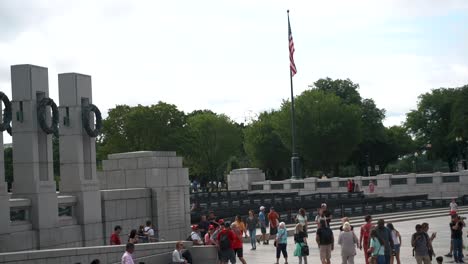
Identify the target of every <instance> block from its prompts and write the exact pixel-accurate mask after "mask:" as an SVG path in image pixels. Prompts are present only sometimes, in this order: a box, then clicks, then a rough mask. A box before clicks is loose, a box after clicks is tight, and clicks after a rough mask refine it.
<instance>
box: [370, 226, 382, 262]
mask: <svg viewBox="0 0 468 264" xmlns="http://www.w3.org/2000/svg"><path fill="white" fill-rule="evenodd" d="M368 251H369V260H368V261H369V263H370V264H385V246H384V241H383V240H382V239H381V238H380V237H379V235H378V234H377V229H375V228H374V229H372V230H371V232H370V241H369V249H368ZM371 260H372V261H371Z"/></svg>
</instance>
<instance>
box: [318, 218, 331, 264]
mask: <svg viewBox="0 0 468 264" xmlns="http://www.w3.org/2000/svg"><path fill="white" fill-rule="evenodd" d="M315 241H316V242H317V244H318V246H319V249H320V260H321V261H322V264H330V263H331V262H330V259H331V252H332V250H333V249H334V243H335V239H334V237H333V231H332V230H331V229H330V227H328V225H327V222H326V221H325V220H321V221H320V227H319V228H318V229H317V234H316V235H315Z"/></svg>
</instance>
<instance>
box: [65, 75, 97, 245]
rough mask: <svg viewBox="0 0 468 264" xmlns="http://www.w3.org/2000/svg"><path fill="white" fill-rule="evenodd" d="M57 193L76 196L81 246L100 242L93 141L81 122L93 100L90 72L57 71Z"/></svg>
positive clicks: (75, 215) (76, 213)
mask: <svg viewBox="0 0 468 264" xmlns="http://www.w3.org/2000/svg"><path fill="white" fill-rule="evenodd" d="M59 98H60V107H59V112H60V132H59V134H60V138H59V140H60V141H59V142H60V176H61V180H60V193H63V194H68V195H73V196H75V197H76V198H77V204H76V208H74V217H76V219H77V223H78V224H79V225H81V226H82V232H83V246H95V245H102V243H103V240H102V239H103V237H102V234H103V233H102V214H101V195H100V193H99V183H98V181H97V177H96V146H95V145H96V142H95V138H91V137H89V136H88V134H87V133H86V131H85V130H84V129H83V124H82V118H81V113H82V106H87V105H89V104H91V103H92V89H91V76H88V75H82V74H77V73H64V74H59Z"/></svg>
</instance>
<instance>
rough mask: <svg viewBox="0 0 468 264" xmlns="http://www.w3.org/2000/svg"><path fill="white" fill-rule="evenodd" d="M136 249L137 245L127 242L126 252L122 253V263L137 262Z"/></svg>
mask: <svg viewBox="0 0 468 264" xmlns="http://www.w3.org/2000/svg"><path fill="white" fill-rule="evenodd" d="M134 251H135V245H134V244H132V243H127V245H126V246H125V253H124V254H123V255H122V259H121V264H135V262H133V252H134Z"/></svg>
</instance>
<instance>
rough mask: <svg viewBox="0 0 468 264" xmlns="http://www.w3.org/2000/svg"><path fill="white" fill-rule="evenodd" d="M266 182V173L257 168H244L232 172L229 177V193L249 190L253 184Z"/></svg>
mask: <svg viewBox="0 0 468 264" xmlns="http://www.w3.org/2000/svg"><path fill="white" fill-rule="evenodd" d="M264 180H265V173H263V172H262V171H261V170H259V169H257V168H243V169H236V170H232V171H231V173H229V175H228V176H227V184H228V190H229V191H243V190H248V189H249V185H250V184H251V183H252V182H259V181H264Z"/></svg>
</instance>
